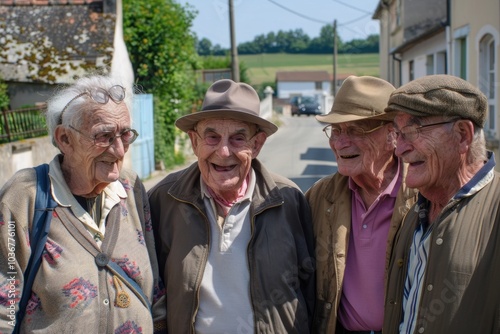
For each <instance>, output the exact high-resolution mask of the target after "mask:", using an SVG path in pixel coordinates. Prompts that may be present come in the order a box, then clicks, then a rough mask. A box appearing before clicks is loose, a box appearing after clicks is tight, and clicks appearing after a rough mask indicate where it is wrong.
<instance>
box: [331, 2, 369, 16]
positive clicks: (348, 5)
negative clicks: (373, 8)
mask: <svg viewBox="0 0 500 334" xmlns="http://www.w3.org/2000/svg"><path fill="white" fill-rule="evenodd" d="M332 1H333V2H337V3H339V4H341V5H344V6H346V7H349V8H351V9H354V10H357V11H358V12H362V13H365V14H368V15H372V13H371V12H369V11H366V10H363V9H361V8H358V7H354V6H353V5H351V4H348V3H345V2H342V1H339V0H332Z"/></svg>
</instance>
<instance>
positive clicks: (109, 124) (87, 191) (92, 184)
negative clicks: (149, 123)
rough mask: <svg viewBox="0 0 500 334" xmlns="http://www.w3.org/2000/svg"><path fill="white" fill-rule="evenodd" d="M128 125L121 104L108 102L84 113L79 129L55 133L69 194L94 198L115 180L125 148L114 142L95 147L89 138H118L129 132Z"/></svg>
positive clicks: (128, 120)
mask: <svg viewBox="0 0 500 334" xmlns="http://www.w3.org/2000/svg"><path fill="white" fill-rule="evenodd" d="M130 122H131V121H130V115H129V112H128V109H127V107H126V104H125V103H120V104H115V103H114V102H108V103H107V104H105V105H102V106H101V108H100V109H98V110H95V111H89V112H87V113H86V114H85V115H84V116H83V120H82V123H81V124H82V126H81V127H79V128H76V129H71V128H64V127H63V126H59V128H58V129H56V141H57V143H58V147H59V148H60V149H61V151H62V152H63V153H64V159H63V161H62V164H61V168H62V170H63V175H64V178H65V180H66V182H67V183H68V186H69V187H70V189H71V191H72V193H73V194H75V195H81V196H88V197H93V196H96V195H97V194H99V193H101V192H102V190H103V189H104V188H105V187H106V186H107V185H108V184H109V183H111V182H114V181H116V180H117V179H118V178H119V175H120V170H121V168H122V165H123V159H124V157H125V153H126V152H127V151H128V148H129V145H124V144H123V142H122V140H121V138H116V139H115V141H114V142H113V143H112V144H111V145H110V146H109V147H99V146H96V145H94V141H93V139H91V138H93V137H94V136H95V135H97V134H98V133H101V132H108V131H111V132H114V133H115V134H119V133H120V132H121V131H122V130H124V129H127V128H130Z"/></svg>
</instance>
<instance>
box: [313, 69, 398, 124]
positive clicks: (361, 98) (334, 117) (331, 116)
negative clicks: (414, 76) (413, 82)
mask: <svg viewBox="0 0 500 334" xmlns="http://www.w3.org/2000/svg"><path fill="white" fill-rule="evenodd" d="M394 90H395V88H394V86H393V85H391V84H390V83H388V82H387V81H385V80H382V79H380V78H376V77H371V76H361V77H357V76H354V75H351V76H349V77H347V78H346V79H345V80H344V82H343V83H342V86H341V87H340V89H339V91H338V92H337V95H336V96H335V98H334V100H333V106H332V110H331V111H330V112H329V113H328V114H326V115H318V116H316V119H317V120H318V121H320V122H323V123H344V122H352V121H358V120H362V119H368V118H369V119H377V120H384V121H392V120H393V119H394V114H393V113H389V114H388V113H386V112H385V111H384V109H385V108H386V107H387V102H388V101H389V96H390V95H391V93H392V92H393V91H394Z"/></svg>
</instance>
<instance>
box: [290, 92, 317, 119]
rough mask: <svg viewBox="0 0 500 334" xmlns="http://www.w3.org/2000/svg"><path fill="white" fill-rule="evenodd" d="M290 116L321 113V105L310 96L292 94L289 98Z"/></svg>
mask: <svg viewBox="0 0 500 334" xmlns="http://www.w3.org/2000/svg"><path fill="white" fill-rule="evenodd" d="M290 104H291V106H292V116H295V115H297V116H300V115H307V116H309V115H321V114H322V112H321V106H320V105H319V103H318V102H317V101H316V99H315V98H314V97H312V96H294V97H292V98H291V99H290Z"/></svg>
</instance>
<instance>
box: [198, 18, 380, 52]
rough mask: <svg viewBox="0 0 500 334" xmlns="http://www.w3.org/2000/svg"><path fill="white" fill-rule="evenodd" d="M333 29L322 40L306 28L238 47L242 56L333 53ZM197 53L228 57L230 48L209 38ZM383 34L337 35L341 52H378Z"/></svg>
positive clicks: (324, 30) (327, 27)
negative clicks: (309, 33) (305, 31)
mask: <svg viewBox="0 0 500 334" xmlns="http://www.w3.org/2000/svg"><path fill="white" fill-rule="evenodd" d="M333 36H334V34H333V26H332V25H325V26H323V28H321V31H320V34H319V36H318V37H314V38H310V37H309V36H308V35H307V34H306V33H304V31H303V30H302V29H295V30H289V31H282V30H279V31H278V32H277V33H274V32H269V33H267V34H262V35H258V36H256V37H255V38H254V40H253V41H251V42H244V43H240V44H238V54H242V55H243V54H260V53H309V54H331V53H333V44H334V43H333V38H334V37H333ZM196 51H197V52H198V54H199V55H200V56H222V55H226V54H228V52H229V51H230V50H229V49H224V48H222V47H221V46H220V45H218V44H216V45H213V44H212V42H211V41H210V40H209V39H207V38H202V39H201V40H197V41H196ZM378 51H379V35H378V34H373V35H368V36H367V38H366V39H353V40H351V41H348V42H344V41H342V39H341V38H340V37H339V36H337V52H338V53H378Z"/></svg>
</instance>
